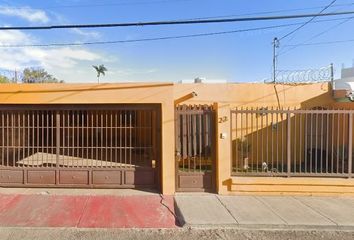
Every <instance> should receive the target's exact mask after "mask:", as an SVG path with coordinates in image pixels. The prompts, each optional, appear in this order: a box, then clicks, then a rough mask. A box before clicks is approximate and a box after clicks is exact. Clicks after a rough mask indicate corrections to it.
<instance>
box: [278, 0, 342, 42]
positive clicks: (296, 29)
mask: <svg viewBox="0 0 354 240" xmlns="http://www.w3.org/2000/svg"><path fill="white" fill-rule="evenodd" d="M336 1H337V0H333V1H332V2H331V3H330V4H328V5H327V6H326V7H324V8H323V9H322V10H321V11H320V12H319V13H318V14H322V13H323V12H324V11H325V10H326V9H328V8H329V7H330V6H332V5H333V4H334V3H335V2H336ZM316 17H317V16H313V17H312V18H311V19H310V20H308V21H307V22H305V23H304V24H302V25H301V26H299V27H297V28H295V29H294V30H292V31H291V32H289V33H287V34H285V35H284V36H282V37H280V38H279V39H278V41H280V40H283V39H284V38H286V37H289V36H290V35H291V34H294V33H295V32H296V31H298V30H300V29H301V28H303V27H305V26H306V25H307V24H309V23H310V22H311V21H313V20H314V19H315V18H316Z"/></svg>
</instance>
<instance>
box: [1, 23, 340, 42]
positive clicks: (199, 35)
mask: <svg viewBox="0 0 354 240" xmlns="http://www.w3.org/2000/svg"><path fill="white" fill-rule="evenodd" d="M342 19H347V18H337V19H325V20H317V21H313V22H312V23H321V22H328V21H337V20H342ZM300 24H303V23H301V22H300V23H288V24H281V25H272V26H267V27H257V28H248V29H238V30H232V31H220V32H209V33H199V34H190V35H177V36H166V37H156V38H141V39H130V40H112V41H93V42H81V43H50V44H16V45H0V48H23V47H60V46H61V47H62V46H85V45H105V44H118V43H134V42H149V41H159V40H170V39H182V38H196V37H206V36H214V35H224V34H233V33H241V32H250V31H259V30H267V29H275V28H282V27H290V26H295V25H300Z"/></svg>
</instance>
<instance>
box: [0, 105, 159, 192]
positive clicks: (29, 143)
mask: <svg viewBox="0 0 354 240" xmlns="http://www.w3.org/2000/svg"><path fill="white" fill-rule="evenodd" d="M51 108H52V109H53V106H31V107H26V106H23V105H22V106H2V107H0V141H1V144H0V184H2V183H6V184H12V183H16V184H20V183H22V184H23V183H25V184H26V181H27V180H26V179H27V178H31V177H32V178H33V176H34V177H36V176H37V175H36V174H40V176H39V177H38V178H40V179H44V180H40V179H36V181H37V180H38V181H39V182H40V183H41V184H56V185H57V184H60V179H61V180H62V182H66V180H65V179H66V174H68V173H70V174H69V175H70V176H69V177H72V179H74V180H73V181H72V184H76V183H77V182H80V181H81V180H80V181H79V180H77V181H76V180H75V179H77V178H80V176H81V178H82V182H85V183H86V182H87V184H94V180H95V179H92V178H94V176H95V174H96V173H95V172H94V170H98V169H102V170H104V169H106V170H112V171H113V170H117V171H116V173H117V175H111V174H110V173H109V172H101V173H102V174H103V173H104V174H108V175H109V176H108V175H107V176H104V179H106V180H107V181H108V182H110V181H111V182H112V181H113V180H111V179H110V178H114V179H115V180H114V182H112V183H111V182H110V184H112V186H113V185H114V184H116V185H125V186H134V185H136V182H137V181H138V182H139V183H138V185H139V184H142V185H144V184H147V185H149V184H150V185H151V183H155V182H157V175H158V173H155V169H156V168H157V167H159V165H158V164H157V163H158V162H159V151H160V148H159V146H158V144H159V143H158V142H156V136H158V135H157V134H158V131H156V128H158V127H159V121H160V120H159V119H157V117H156V114H157V113H158V110H159V107H158V106H147V105H146V106H143V105H141V106H139V105H138V106H137V105H121V106H117V105H116V106H110V105H104V106H103V105H102V106H100V107H99V109H100V110H98V107H92V106H81V105H79V106H75V105H74V106H64V105H58V106H56V110H52V109H51ZM155 125H156V126H155ZM153 135H156V136H153ZM34 169H37V170H38V171H39V172H38V171H34ZM65 169H66V170H65ZM139 169H140V170H139ZM17 170H21V172H20V171H17ZM64 170H65V171H66V172H64ZM74 170H75V171H74ZM118 170H119V171H118ZM138 170H139V171H142V174H141V177H140V176H139V177H137V176H136V175H135V173H133V171H138ZM23 171H25V172H23ZM22 173H24V175H21V174H22ZM71 173H72V174H74V175H75V174H76V175H78V176H79V177H77V176H76V175H75V176H74V175H73V176H71V175H72V174H71ZM101 173H97V174H96V175H99V174H101ZM31 174H33V176H32V175H31ZM112 174H113V173H112ZM14 176H15V177H16V178H18V180H12V179H14ZM53 176H54V177H53ZM86 176H87V179H88V180H87V181H86ZM100 176H101V175H100ZM116 178H117V179H116ZM19 179H20V180H19ZM45 179H50V180H48V181H49V182H48V181H47V182H46V181H45ZM53 179H54V180H53ZM100 179H101V178H100ZM144 179H145V180H146V181H145V180H144ZM13 181H15V182H13ZM36 181H34V182H35V184H36ZM97 181H98V180H97ZM100 182H102V181H101V180H100ZM145 182H146V183H145ZM68 184H69V183H68ZM70 184H71V183H70ZM102 184H103V183H102Z"/></svg>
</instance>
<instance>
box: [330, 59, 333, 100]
mask: <svg viewBox="0 0 354 240" xmlns="http://www.w3.org/2000/svg"><path fill="white" fill-rule="evenodd" d="M330 74H331V88H332V97H333V96H334V69H333V63H331V64H330Z"/></svg>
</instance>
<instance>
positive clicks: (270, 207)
mask: <svg viewBox="0 0 354 240" xmlns="http://www.w3.org/2000/svg"><path fill="white" fill-rule="evenodd" d="M254 198H255V199H257V200H258V201H259V202H261V203H263V205H265V206H266V207H268V209H269V210H270V211H271V212H272V213H274V214H275V215H276V216H278V217H279V218H280V219H281V220H282V221H283V222H284V223H285V224H286V225H289V223H288V222H287V221H286V220H285V219H284V218H282V216H280V215H279V214H278V213H277V212H276V211H275V210H274V209H273V208H272V206H271V205H270V204H268V203H267V202H265V201H263V200H262V199H260V198H259V197H257V196H255V197H254Z"/></svg>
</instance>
